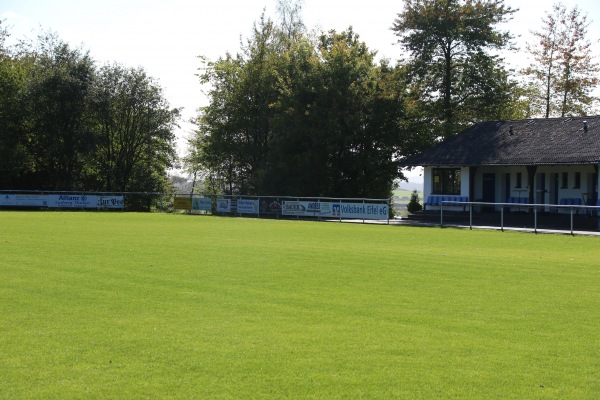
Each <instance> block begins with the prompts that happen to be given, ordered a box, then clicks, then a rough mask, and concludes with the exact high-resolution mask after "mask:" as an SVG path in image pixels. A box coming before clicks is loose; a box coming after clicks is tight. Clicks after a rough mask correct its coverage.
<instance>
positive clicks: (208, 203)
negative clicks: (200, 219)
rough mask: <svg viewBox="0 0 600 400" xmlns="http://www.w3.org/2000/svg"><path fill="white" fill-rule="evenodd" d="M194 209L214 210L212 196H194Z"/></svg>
mask: <svg viewBox="0 0 600 400" xmlns="http://www.w3.org/2000/svg"><path fill="white" fill-rule="evenodd" d="M192 210H195V211H210V210H212V200H211V199H210V198H199V197H194V198H193V199H192Z"/></svg>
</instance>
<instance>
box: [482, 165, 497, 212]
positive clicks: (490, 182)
mask: <svg viewBox="0 0 600 400" xmlns="http://www.w3.org/2000/svg"><path fill="white" fill-rule="evenodd" d="M482 190H483V193H482V194H483V196H482V200H483V201H484V202H485V203H495V202H496V174H490V173H486V174H483V185H482ZM482 211H483V212H493V211H494V207H493V206H486V207H483V208H482Z"/></svg>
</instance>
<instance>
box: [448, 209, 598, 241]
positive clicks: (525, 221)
mask: <svg viewBox="0 0 600 400" xmlns="http://www.w3.org/2000/svg"><path fill="white" fill-rule="evenodd" d="M461 210H462V211H461ZM486 210H487V212H486ZM599 216H600V206H586V205H560V204H529V203H519V204H515V203H489V202H456V201H443V202H441V204H440V208H439V224H440V226H441V227H444V226H448V225H462V226H468V227H469V229H473V227H474V226H490V227H495V228H499V229H500V230H501V231H504V230H505V229H511V230H512V229H519V230H531V231H533V232H535V233H538V232H539V231H568V232H570V233H571V235H573V234H575V231H599V230H600V219H599Z"/></svg>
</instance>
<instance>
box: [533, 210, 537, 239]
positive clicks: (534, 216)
mask: <svg viewBox="0 0 600 400" xmlns="http://www.w3.org/2000/svg"><path fill="white" fill-rule="evenodd" d="M533 231H534V232H535V233H537V207H536V206H535V204H534V205H533Z"/></svg>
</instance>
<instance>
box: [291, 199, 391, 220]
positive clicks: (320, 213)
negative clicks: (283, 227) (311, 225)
mask: <svg viewBox="0 0 600 400" xmlns="http://www.w3.org/2000/svg"><path fill="white" fill-rule="evenodd" d="M388 212H389V210H388V205H387V204H376V203H333V202H321V201H318V202H316V201H284V202H283V207H282V213H283V215H296V216H303V217H326V218H345V219H387V218H388Z"/></svg>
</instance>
